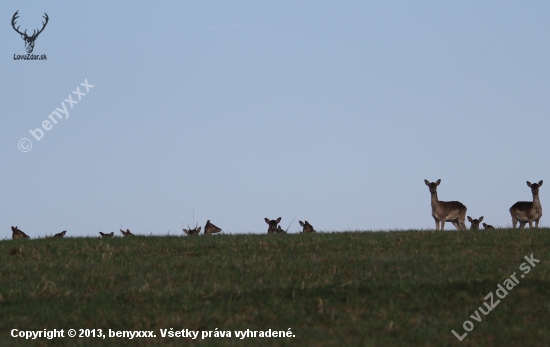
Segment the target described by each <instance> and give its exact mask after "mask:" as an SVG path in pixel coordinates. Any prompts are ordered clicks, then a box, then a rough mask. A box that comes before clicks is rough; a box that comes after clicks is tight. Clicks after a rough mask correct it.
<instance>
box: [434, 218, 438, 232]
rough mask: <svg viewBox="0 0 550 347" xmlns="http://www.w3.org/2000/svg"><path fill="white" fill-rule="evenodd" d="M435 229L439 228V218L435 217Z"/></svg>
mask: <svg viewBox="0 0 550 347" xmlns="http://www.w3.org/2000/svg"><path fill="white" fill-rule="evenodd" d="M434 219H435V218H434ZM435 230H439V221H438V220H437V219H435Z"/></svg>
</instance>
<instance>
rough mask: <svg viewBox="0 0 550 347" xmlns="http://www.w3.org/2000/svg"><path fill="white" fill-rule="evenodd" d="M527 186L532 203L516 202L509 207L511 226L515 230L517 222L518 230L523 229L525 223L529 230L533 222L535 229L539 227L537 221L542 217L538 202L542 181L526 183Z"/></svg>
mask: <svg viewBox="0 0 550 347" xmlns="http://www.w3.org/2000/svg"><path fill="white" fill-rule="evenodd" d="M527 185H528V186H529V187H530V188H531V193H533V201H532V202H531V201H518V202H516V203H515V204H514V205H513V206H512V207H510V214H511V215H512V224H513V227H514V228H515V227H516V225H517V224H518V221H519V228H520V229H521V228H523V227H524V226H525V223H529V228H532V227H533V222H535V228H538V227H539V220H540V217H542V206H541V205H540V200H539V188H540V187H541V186H542V180H541V181H539V183H531V182H529V181H527Z"/></svg>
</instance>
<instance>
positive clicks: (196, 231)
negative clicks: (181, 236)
mask: <svg viewBox="0 0 550 347" xmlns="http://www.w3.org/2000/svg"><path fill="white" fill-rule="evenodd" d="M198 225H199V223H197V225H195V229H191V228H190V227H189V224H187V229H183V232H184V233H186V234H187V235H198V234H199V233H200V232H201V227H198ZM197 227H198V228H197Z"/></svg>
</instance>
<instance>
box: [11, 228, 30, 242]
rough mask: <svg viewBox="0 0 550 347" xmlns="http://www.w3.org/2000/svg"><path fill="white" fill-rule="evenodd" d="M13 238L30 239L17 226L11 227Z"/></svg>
mask: <svg viewBox="0 0 550 347" xmlns="http://www.w3.org/2000/svg"><path fill="white" fill-rule="evenodd" d="M11 232H12V234H11V238H12V239H30V237H29V235H27V234H25V233H24V232H22V231H21V230H19V228H18V227H17V226H15V227H13V226H12V227H11Z"/></svg>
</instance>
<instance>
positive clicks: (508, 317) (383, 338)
mask: <svg viewBox="0 0 550 347" xmlns="http://www.w3.org/2000/svg"><path fill="white" fill-rule="evenodd" d="M531 253H534V257H535V258H537V259H540V263H539V264H538V265H537V266H536V267H535V268H533V269H532V270H531V272H530V273H528V274H526V275H525V278H520V277H519V275H521V273H522V271H520V270H519V266H520V265H521V263H524V262H525V260H524V258H523V257H524V256H526V255H530V254H531ZM0 261H1V263H2V267H1V273H0V318H1V319H0V345H1V346H29V345H30V346H52V345H55V346H80V345H83V346H106V345H109V346H138V345H139V346H157V345H161V346H181V345H189V344H191V345H208V346H259V345H262V346H438V347H439V346H499V347H501V346H541V347H542V346H549V345H550V329H548V325H549V323H550V230H548V229H531V230H529V229H524V230H517V229H516V230H495V231H483V230H482V231H454V230H453V231H444V232H434V231H395V232H340V233H318V234H315V235H298V234H294V235H216V236H213V237H206V236H199V237H175V236H165V237H152V236H150V237H134V238H129V237H128V238H120V237H118V238H112V239H106V238H103V239H98V238H67V239H36V240H5V241H1V242H0ZM513 272H516V273H517V277H518V279H519V280H520V283H519V284H518V285H517V286H516V287H515V288H514V289H513V290H511V291H510V293H509V294H508V296H506V297H505V298H504V299H502V300H501V302H500V304H499V305H498V306H497V307H496V308H495V309H494V310H493V311H492V312H491V313H489V314H488V315H487V316H483V315H481V317H482V321H481V322H476V321H473V320H472V319H471V318H469V317H470V315H472V314H474V312H475V310H476V309H477V308H478V307H479V306H481V305H482V303H483V301H484V300H483V298H484V297H485V296H486V295H487V294H488V293H489V292H495V291H496V289H497V284H499V283H502V282H503V281H504V280H505V279H506V278H508V277H509V276H510V275H511V274H512V273H513ZM467 319H468V320H470V321H472V322H473V323H474V324H475V327H474V330H472V331H471V332H470V333H469V335H468V336H467V337H466V338H465V339H464V340H463V341H462V342H459V341H458V340H457V338H455V337H454V336H453V335H452V334H451V330H452V329H454V330H455V331H456V332H457V333H459V334H462V333H463V332H464V329H463V328H462V324H463V322H464V321H465V320H467ZM14 328H15V329H20V330H43V329H65V334H66V333H67V330H68V329H70V328H74V329H77V330H78V329H83V328H84V329H85V328H88V329H103V333H106V332H108V329H112V330H154V333H155V334H156V335H157V337H156V338H138V339H133V340H129V339H125V338H106V339H98V338H69V337H65V338H58V339H55V340H47V339H44V338H41V339H37V340H25V339H22V338H12V337H11V336H10V331H11V329H14ZM170 328H174V330H181V329H191V330H214V329H215V328H218V330H221V331H231V334H232V336H234V331H236V330H246V329H250V330H263V331H265V330H267V329H272V330H284V331H287V330H288V328H292V332H293V334H294V335H295V337H292V338H246V339H243V340H241V339H238V338H236V337H231V338H207V339H204V340H201V335H200V334H199V338H198V339H197V340H191V339H184V338H162V337H160V336H161V335H160V329H170Z"/></svg>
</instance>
